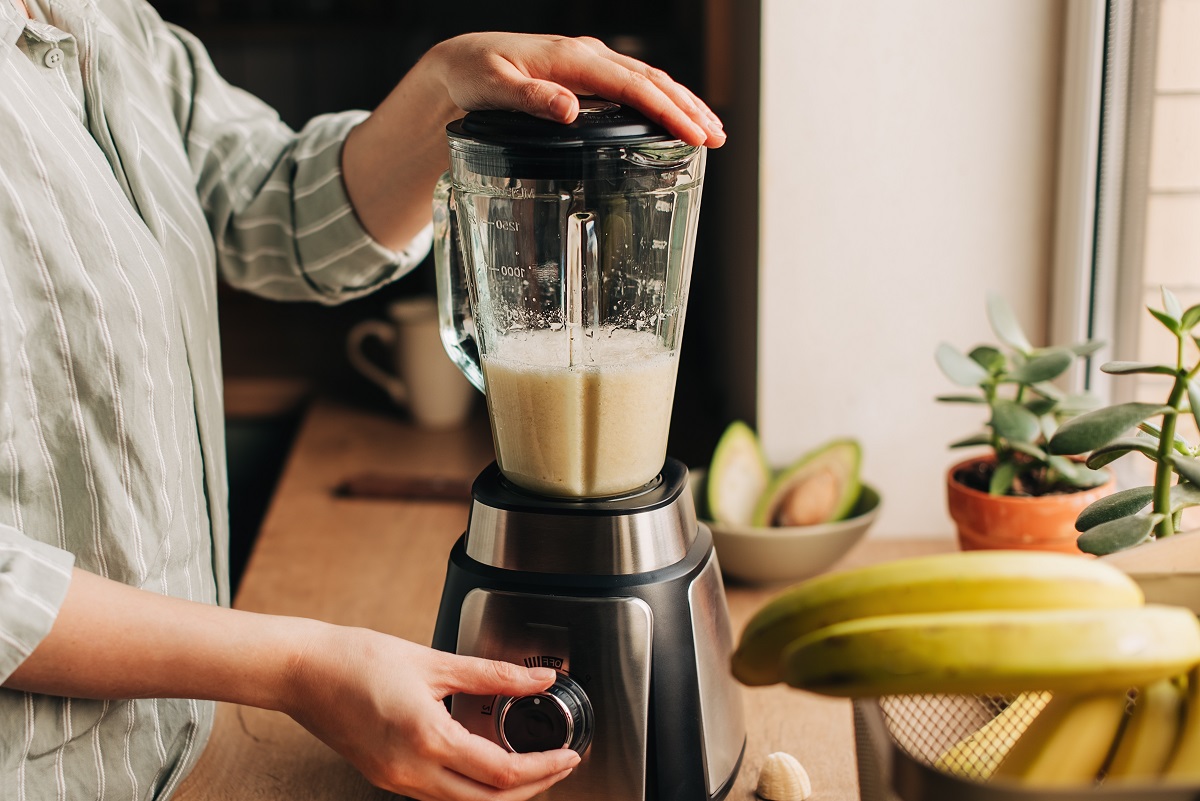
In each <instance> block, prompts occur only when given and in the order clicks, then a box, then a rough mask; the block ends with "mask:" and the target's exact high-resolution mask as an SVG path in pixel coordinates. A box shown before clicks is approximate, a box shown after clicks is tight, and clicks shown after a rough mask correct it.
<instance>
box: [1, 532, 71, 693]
mask: <svg viewBox="0 0 1200 801" xmlns="http://www.w3.org/2000/svg"><path fill="white" fill-rule="evenodd" d="M74 563H75V557H74V556H72V555H71V554H70V553H68V552H67V551H63V550H59V549H58V548H55V547H52V546H50V545H46V544H45V543H42V542H38V541H36V540H32V539H30V538H29V537H26V536H25V535H23V534H22V533H21V532H20V531H18V530H17V529H15V528H12V527H11V526H6V525H2V524H0V684H2V683H4V682H5V681H7V680H8V677H9V676H11V675H12V674H13V671H15V670H16V669H17V667H18V666H19V665H20V664H21V663H22V662H24V661H25V659H26V658H28V656H29V655H30V654H31V653H33V649H34V648H36V647H37V646H38V643H40V642H41V641H42V639H43V638H45V636H46V635H47V634H49V633H50V627H51V626H53V625H54V621H55V619H56V618H57V617H58V610H59V608H61V607H62V603H63V599H64V598H66V597H67V587H68V586H69V585H70V583H71V567H72V566H73V565H74Z"/></svg>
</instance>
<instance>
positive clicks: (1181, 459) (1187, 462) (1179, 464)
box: [1171, 453, 1200, 484]
mask: <svg viewBox="0 0 1200 801" xmlns="http://www.w3.org/2000/svg"><path fill="white" fill-rule="evenodd" d="M1171 466H1172V467H1174V468H1175V472H1176V473H1178V474H1179V475H1181V476H1183V477H1184V478H1185V479H1187V480H1188V481H1190V482H1191V483H1193V484H1200V462H1198V461H1196V460H1195V459H1193V458H1191V457H1189V456H1180V455H1179V454H1177V453H1172V454H1171Z"/></svg>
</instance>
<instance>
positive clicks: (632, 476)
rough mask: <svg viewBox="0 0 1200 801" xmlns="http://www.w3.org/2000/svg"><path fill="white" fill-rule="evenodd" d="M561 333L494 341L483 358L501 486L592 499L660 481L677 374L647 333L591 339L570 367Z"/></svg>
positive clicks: (612, 332)
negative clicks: (505, 483)
mask: <svg viewBox="0 0 1200 801" xmlns="http://www.w3.org/2000/svg"><path fill="white" fill-rule="evenodd" d="M568 347H569V341H568V338H567V336H566V335H565V332H563V331H552V330H541V331H530V332H523V333H521V334H519V335H513V336H505V337H501V338H500V339H499V341H498V342H495V343H493V345H492V346H491V348H490V349H489V352H488V353H486V354H485V355H484V357H483V374H484V380H485V382H486V387H487V393H486V394H487V402H488V411H489V414H490V417H491V421H492V435H493V437H494V439H495V446H496V459H497V461H498V462H499V464H500V469H501V471H502V472H503V473H504V475H505V476H507V477H508V478H509V480H511V481H513V482H514V483H516V484H519V485H520V486H522V487H524V488H525V489H528V490H532V491H534V492H540V493H544V494H546V495H554V496H558V497H579V498H597V497H603V496H608V495H617V494H620V493H623V492H628V491H630V490H633V489H636V488H638V487H640V486H642V485H643V484H645V483H646V482H648V481H650V480H651V479H653V478H654V477H655V476H656V475H658V472H659V470H660V469H661V468H662V465H663V460H664V458H665V456H666V452H667V431H668V428H669V427H670V422H671V402H672V398H673V397H674V395H675V374H676V369H677V367H678V359H677V355H676V353H675V352H674V351H671V350H666V349H664V348H663V346H662V344H661V342H660V340H659V339H658V338H657V337H656V335H655V334H654V333H653V332H652V331H635V330H628V329H608V330H598V331H595V332H594V333H593V335H592V336H589V337H587V338H586V341H585V342H584V345H583V349H582V350H583V358H582V359H578V358H577V359H576V364H575V366H570V359H569V356H568Z"/></svg>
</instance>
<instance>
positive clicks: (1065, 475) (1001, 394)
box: [937, 295, 1114, 553]
mask: <svg viewBox="0 0 1200 801" xmlns="http://www.w3.org/2000/svg"><path fill="white" fill-rule="evenodd" d="M987 312H988V321H989V322H990V323H991V327H992V331H993V332H994V333H995V335H996V337H997V339H998V340H999V342H1000V344H999V345H978V346H976V347H975V348H973V349H972V350H971V351H970V352H969V353H963V352H962V351H960V350H958V349H956V348H955V347H953V346H951V345H948V344H945V343H943V344H941V345H939V346H938V349H937V363H938V366H939V367H941V369H942V372H943V373H945V375H946V377H947V378H949V379H950V380H951V381H953V382H954V383H955V384H957V385H959V386H962V387H972V388H974V389H975V390H976V392H974V393H969V394H953V395H942V396H939V397H938V400H939V401H941V402H943V403H968V404H978V405H981V406H984V407H986V409H987V412H988V419H987V422H986V424H985V429H984V430H983V431H982V432H980V433H977V434H973V435H971V436H969V437H966V438H965V439H961V440H958V441H957V442H954V443H952V444H951V446H950V447H951V448H967V447H973V446H988V447H989V448H990V449H991V452H990V453H989V454H987V455H984V456H978V457H975V458H971V459H967V460H966V461H963V462H959V463H958V464H956V465H954V466H953V467H951V468H950V470H949V472H948V473H947V476H946V492H947V501H948V505H949V509H950V516H951V517H952V518H953V519H954V522H955V524H956V526H957V527H958V538H959V544H960V546H961V547H962V548H963V549H964V550H973V549H982V548H1028V549H1038V550H1054V551H1066V552H1068V553H1078V552H1079V550H1078V547H1077V545H1076V543H1075V540H1076V538H1077V536H1078V532H1076V531H1075V526H1074V523H1075V519H1076V518H1077V516H1078V515H1079V513H1080V511H1081V510H1083V509H1084V508H1085V507H1087V506H1089V505H1090V504H1092V503H1093V502H1094V501H1097V500H1098V499H1100V498H1101V497H1103V496H1106V495H1108V494H1109V493H1110V492H1111V491H1112V488H1113V486H1114V481H1113V479H1112V477H1111V476H1110V475H1109V473H1108V472H1107V471H1100V470H1095V469H1092V468H1091V467H1089V466H1087V465H1085V464H1083V463H1081V462H1079V461H1076V460H1073V459H1070V458H1068V457H1067V456H1066V455H1063V454H1060V453H1051V452H1050V451H1048V450H1047V442H1048V441H1049V440H1050V439H1051V437H1053V436H1054V434H1055V433H1056V431H1057V430H1058V428H1059V425H1060V424H1061V423H1062V421H1063V420H1065V419H1067V418H1069V417H1071V416H1073V415H1076V414H1079V413H1080V412H1082V411H1084V410H1086V409H1094V408H1095V407H1096V405H1097V403H1096V402H1095V400H1094V399H1093V398H1092V396H1090V395H1088V394H1086V393H1084V394H1068V393H1066V392H1064V391H1063V390H1061V389H1059V388H1058V387H1057V386H1056V385H1055V384H1053V383H1052V382H1053V381H1054V379H1056V378H1058V377H1059V376H1061V375H1063V374H1064V373H1065V372H1067V370H1069V369H1070V368H1071V366H1072V365H1073V364H1075V363H1076V361H1077V360H1079V359H1082V358H1084V357H1086V356H1088V355H1089V354H1091V353H1094V352H1095V351H1096V350H1097V349H1098V348H1099V347H1100V346H1101V343H1099V342H1094V341H1089V342H1084V343H1082V344H1079V345H1072V346H1069V347H1044V348H1037V347H1034V346H1033V345H1032V344H1030V342H1029V338H1028V337H1026V336H1025V333H1024V331H1022V329H1021V326H1020V324H1019V323H1018V322H1017V318H1016V315H1014V314H1013V312H1012V309H1011V308H1009V306H1008V304H1007V303H1005V302H1004V300H1003V299H1002V298H1000V297H998V296H994V295H993V296H990V297H989V298H988V303H987Z"/></svg>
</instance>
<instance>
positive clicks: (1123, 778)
mask: <svg viewBox="0 0 1200 801" xmlns="http://www.w3.org/2000/svg"><path fill="white" fill-rule="evenodd" d="M1182 721H1183V688H1182V687H1181V686H1180V685H1179V683H1178V682H1176V681H1174V680H1172V679H1163V680H1162V681H1156V682H1154V683H1153V684H1151V685H1149V686H1147V687H1142V688H1141V689H1139V690H1138V693H1137V698H1136V699H1135V701H1134V707H1133V714H1132V715H1130V717H1129V721H1128V722H1127V723H1126V724H1125V729H1124V731H1122V732H1121V739H1120V741H1119V742H1118V743H1117V750H1116V751H1115V752H1113V758H1112V762H1111V763H1109V766H1108V769H1107V770H1106V771H1105V773H1104V780H1105V781H1106V782H1152V781H1157V780H1158V777H1159V774H1161V773H1162V771H1163V768H1165V767H1166V764H1167V760H1168V759H1170V758H1171V751H1172V749H1173V748H1174V747H1175V742H1176V740H1177V739H1178V738H1179V725H1180V723H1181V722H1182Z"/></svg>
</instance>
